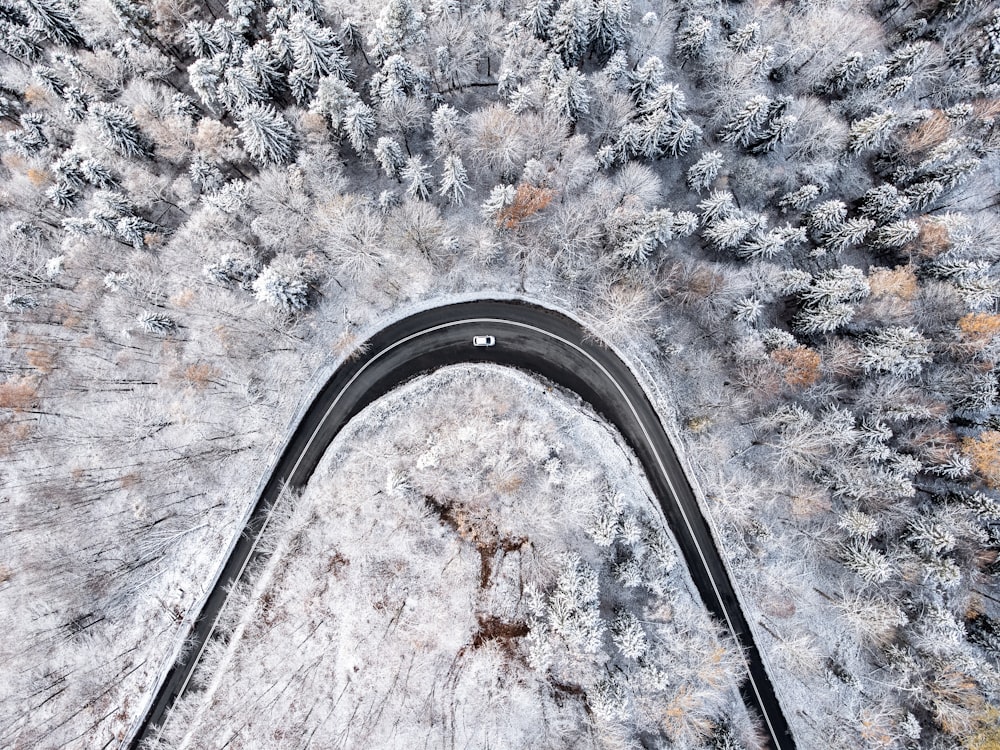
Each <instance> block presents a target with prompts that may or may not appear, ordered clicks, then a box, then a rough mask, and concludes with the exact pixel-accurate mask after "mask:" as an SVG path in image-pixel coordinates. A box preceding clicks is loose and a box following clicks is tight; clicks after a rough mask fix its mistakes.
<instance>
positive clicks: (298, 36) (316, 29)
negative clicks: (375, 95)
mask: <svg viewBox="0 0 1000 750" xmlns="http://www.w3.org/2000/svg"><path fill="white" fill-rule="evenodd" d="M288 35H289V49H290V50H291V54H292V68H293V70H294V71H295V72H297V73H298V75H299V77H301V78H302V79H303V80H305V81H308V82H309V83H310V85H312V84H314V83H315V82H316V81H318V80H319V79H320V78H321V77H323V76H330V75H332V76H336V77H337V78H340V79H341V80H344V81H351V80H352V79H353V77H354V74H353V73H352V72H351V68H350V65H349V63H348V61H347V58H346V57H345V56H344V52H343V50H342V49H341V46H340V41H339V40H338V39H337V38H336V36H334V33H333V31H331V30H330V29H328V28H327V27H325V26H321V25H320V24H318V23H317V22H316V21H314V20H313V19H312V18H310V17H309V16H307V15H305V14H303V13H295V14H294V15H292V18H291V23H290V24H289V26H288Z"/></svg>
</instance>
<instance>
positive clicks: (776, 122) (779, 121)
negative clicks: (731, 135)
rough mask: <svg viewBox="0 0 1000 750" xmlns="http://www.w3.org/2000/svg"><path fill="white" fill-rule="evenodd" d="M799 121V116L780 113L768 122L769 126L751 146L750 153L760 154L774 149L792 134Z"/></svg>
mask: <svg viewBox="0 0 1000 750" xmlns="http://www.w3.org/2000/svg"><path fill="white" fill-rule="evenodd" d="M798 122H799V118H798V117H796V116H795V115H780V116H778V117H775V118H774V119H773V120H771V122H770V123H769V124H768V126H767V128H765V130H764V132H763V135H762V136H761V138H760V139H759V140H757V141H756V142H754V143H753V144H752V145H751V146H750V148H749V151H750V153H751V154H756V155H760V154H766V153H770V152H771V151H774V149H775V148H776V147H777V145H778V144H779V143H781V142H782V141H784V140H785V139H786V138H787V137H788V136H789V135H791V133H792V131H794V130H795V126H796V125H798Z"/></svg>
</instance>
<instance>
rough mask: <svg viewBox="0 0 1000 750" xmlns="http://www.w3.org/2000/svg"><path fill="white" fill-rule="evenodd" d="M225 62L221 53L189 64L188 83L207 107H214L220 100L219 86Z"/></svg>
mask: <svg viewBox="0 0 1000 750" xmlns="http://www.w3.org/2000/svg"><path fill="white" fill-rule="evenodd" d="M224 62H225V57H224V56H222V55H219V56H216V57H213V58H210V59H199V60H195V61H194V62H193V63H191V64H190V65H189V66H188V70H187V74H188V83H189V84H191V89H192V90H193V91H194V92H195V93H196V94H197V95H198V97H199V98H200V99H201V100H202V102H204V103H205V106H206V107H210V108H211V107H214V106H215V105H216V104H218V103H219V102H220V100H219V88H220V86H221V83H222V70H223V68H224Z"/></svg>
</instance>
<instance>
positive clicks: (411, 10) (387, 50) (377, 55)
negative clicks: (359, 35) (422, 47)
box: [368, 0, 426, 63]
mask: <svg viewBox="0 0 1000 750" xmlns="http://www.w3.org/2000/svg"><path fill="white" fill-rule="evenodd" d="M425 36H426V32H425V31H424V14H423V12H422V11H421V10H420V8H419V6H417V5H416V4H414V3H413V2H412V0H389V2H387V3H386V4H385V6H384V7H383V8H382V12H381V13H380V14H379V17H378V18H377V19H376V21H375V25H374V27H373V28H372V31H371V33H370V34H369V35H368V47H369V49H370V51H371V55H372V57H373V58H374V59H375V60H376V61H378V62H380V63H384V62H385V61H386V60H387V59H388V58H389V57H390V56H392V55H399V54H401V53H403V52H405V51H406V50H407V49H408V48H410V47H412V46H414V45H416V44H418V43H419V42H421V41H423V39H424V37H425Z"/></svg>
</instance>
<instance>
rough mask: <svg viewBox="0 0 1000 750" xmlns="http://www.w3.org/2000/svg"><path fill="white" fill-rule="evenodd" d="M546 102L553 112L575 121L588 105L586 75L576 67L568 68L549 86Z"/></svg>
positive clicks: (584, 112) (588, 95) (585, 110)
mask: <svg viewBox="0 0 1000 750" xmlns="http://www.w3.org/2000/svg"><path fill="white" fill-rule="evenodd" d="M547 101H548V103H549V104H550V105H551V107H552V109H553V110H554V111H555V112H558V113H559V114H560V115H561V116H563V117H565V118H566V119H567V120H569V121H570V122H576V121H577V120H578V119H580V116H581V115H584V114H586V113H587V111H588V109H589V107H590V94H588V93H587V86H586V76H584V74H583V73H581V72H580V71H579V70H577V69H576V68H568V69H566V70H564V71H562V73H560V75H559V78H558V79H557V80H556V81H555V83H554V84H553V85H552V86H550V87H549V93H548V97H547Z"/></svg>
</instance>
